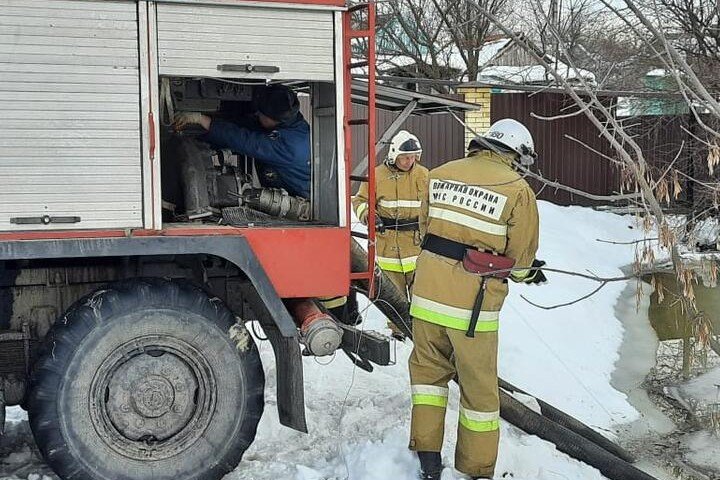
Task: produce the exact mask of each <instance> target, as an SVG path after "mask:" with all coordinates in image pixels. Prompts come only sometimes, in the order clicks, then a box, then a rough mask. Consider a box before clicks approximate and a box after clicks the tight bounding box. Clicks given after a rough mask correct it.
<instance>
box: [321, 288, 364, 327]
mask: <svg viewBox="0 0 720 480" xmlns="http://www.w3.org/2000/svg"><path fill="white" fill-rule="evenodd" d="M356 295H357V294H356V293H355V292H354V291H351V292H350V294H349V295H348V296H347V301H346V302H345V304H343V305H340V306H339V307H334V308H328V309H327V310H328V312H330V315H332V316H333V317H335V319H336V320H337V321H339V322H341V323H344V324H345V325H350V326H355V325H358V324H359V323H360V322H362V317H361V316H360V312H359V311H358V303H357V297H356ZM339 298H342V297H339Z"/></svg>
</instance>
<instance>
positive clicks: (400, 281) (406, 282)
mask: <svg viewBox="0 0 720 480" xmlns="http://www.w3.org/2000/svg"><path fill="white" fill-rule="evenodd" d="M383 273H384V274H385V276H386V277H387V278H389V279H390V281H391V282H392V283H393V285H395V286H396V287H397V289H398V290H399V291H400V293H401V294H402V295H404V296H405V298H407V299H408V300H409V299H410V293H411V290H412V284H413V280H415V270H413V271H412V272H407V273H402V272H391V271H388V270H383ZM381 288H382V287H381ZM387 326H388V328H389V329H390V330H392V332H393V334H394V335H403V333H402V332H401V331H400V329H399V328H398V327H396V326H395V324H394V323H392V322H391V321H390V320H388V322H387ZM403 336H404V335H403Z"/></svg>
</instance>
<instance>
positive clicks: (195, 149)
mask: <svg viewBox="0 0 720 480" xmlns="http://www.w3.org/2000/svg"><path fill="white" fill-rule="evenodd" d="M0 5H1V7H2V8H1V9H0V111H2V128H1V129H0V426H2V425H3V423H4V411H5V407H6V406H11V405H18V404H20V405H22V406H23V407H24V408H25V409H27V410H28V414H29V419H30V425H31V428H32V431H33V433H34V436H35V439H36V442H37V445H38V447H39V449H40V451H41V453H42V454H43V456H44V458H45V459H46V461H47V462H48V464H49V465H50V466H51V467H52V468H53V470H54V471H55V472H57V474H58V475H59V476H60V477H62V478H68V479H69V478H100V479H113V480H115V479H123V478H133V479H137V478H153V479H158V480H160V479H168V480H169V479H173V480H175V479H181V478H182V479H201V478H202V479H215V478H221V477H222V476H223V475H224V474H226V473H227V472H228V471H230V470H232V469H233V468H234V467H235V466H236V465H237V464H238V462H239V461H240V460H241V457H242V455H243V452H244V451H245V450H246V449H247V447H248V446H249V445H250V443H251V442H252V441H253V439H254V436H255V431H256V427H257V423H258V421H259V419H260V416H261V414H262V411H263V407H264V401H263V389H264V383H265V379H264V374H263V369H262V366H261V364H260V359H259V356H258V351H257V349H256V347H255V344H254V341H253V338H252V337H251V335H250V334H249V333H248V330H247V329H246V327H245V322H246V321H250V320H254V321H257V322H259V324H260V325H261V326H262V329H263V331H264V333H265V335H266V336H267V337H268V339H269V341H270V342H271V344H272V346H273V349H274V352H275V357H276V371H277V408H278V411H279V418H280V421H281V422H282V423H283V424H284V425H286V426H289V427H291V428H294V429H297V430H301V431H306V429H307V426H306V422H305V414H304V400H303V376H302V355H301V348H302V347H303V345H304V347H305V348H304V350H305V351H306V352H307V353H310V354H312V353H317V352H313V348H312V344H313V340H315V341H317V342H319V344H320V347H327V346H331V347H332V349H333V350H334V348H336V347H338V344H340V346H341V348H344V349H345V350H346V351H347V352H352V355H353V360H354V361H356V362H357V363H358V364H360V365H363V366H365V367H369V364H368V361H373V362H375V363H377V364H380V365H382V364H387V363H388V362H389V361H390V359H389V347H388V339H387V338H385V337H383V336H378V335H372V334H367V333H366V332H361V331H359V330H356V329H353V328H351V327H346V326H343V327H342V329H339V328H338V327H337V326H336V325H335V324H332V327H331V328H329V329H326V330H321V331H320V333H319V334H318V335H317V336H316V337H314V338H308V336H307V335H303V333H307V332H301V333H300V334H299V333H298V332H299V330H298V327H305V326H307V325H308V324H309V323H312V322H311V320H313V319H315V318H317V317H323V318H326V317H327V316H326V315H325V316H323V313H322V312H319V311H318V309H317V307H315V306H314V304H313V303H312V301H310V300H307V299H311V298H315V297H320V296H338V295H346V294H347V293H348V291H349V289H350V285H351V282H357V283H359V284H361V285H364V286H365V288H366V289H368V290H371V289H372V288H371V287H372V272H373V256H374V252H373V236H374V233H373V228H372V225H373V222H374V211H373V210H371V211H370V225H371V228H370V229H369V237H370V238H369V242H368V245H369V248H368V252H367V253H366V254H364V255H365V257H364V258H363V259H362V261H359V262H358V261H356V262H355V263H356V265H355V266H356V268H355V271H352V270H351V263H352V262H351V253H350V252H351V229H350V218H351V217H350V207H349V193H350V192H349V191H350V185H351V181H352V180H369V185H370V196H371V197H373V195H374V194H373V188H374V187H373V185H374V183H373V169H372V168H370V169H368V170H369V171H368V174H367V175H368V176H367V177H363V178H360V177H354V176H353V175H352V172H351V163H350V157H351V154H350V153H351V146H352V138H351V137H352V132H353V130H357V129H366V132H365V133H366V139H364V140H363V141H366V142H367V144H368V152H369V155H368V157H367V163H366V165H367V164H369V165H374V162H375V153H376V148H378V147H379V144H378V142H376V138H375V130H376V125H375V111H376V110H375V109H376V93H377V98H378V99H380V98H381V96H383V95H384V97H382V98H384V100H383V102H384V104H385V107H387V108H390V109H394V110H398V111H402V113H401V114H400V116H399V117H398V118H397V119H396V121H395V122H393V125H391V128H390V129H389V130H388V132H386V135H385V136H384V138H385V139H387V138H386V137H387V136H389V135H390V134H391V133H392V130H393V129H397V128H398V127H399V125H400V124H402V122H403V121H404V120H405V119H406V118H407V117H408V115H409V114H410V113H411V112H412V110H413V108H415V107H416V106H417V105H418V104H422V103H423V102H425V103H426V104H427V105H425V106H426V107H427V108H425V109H424V111H425V112H426V113H427V112H431V111H433V109H435V111H441V110H445V109H447V108H448V107H450V108H459V109H463V108H466V107H467V104H462V103H461V102H451V101H447V102H444V101H441V100H437V101H439V102H440V103H437V101H436V100H433V98H432V97H431V96H428V95H423V94H421V93H415V92H405V91H399V90H398V91H395V92H394V93H393V91H392V89H388V88H386V87H379V86H378V87H377V88H378V89H383V92H384V93H381V92H380V91H378V92H376V85H375V81H374V75H375V71H374V65H375V58H374V53H373V52H374V48H375V46H374V35H373V32H374V29H375V13H374V6H373V4H372V2H370V3H362V4H358V5H357V6H352V7H346V6H345V2H344V0H295V1H277V0H263V1H243V0H212V1H211V0H207V1H206V0H157V1H147V0H45V1H42V2H27V1H25V0H2V1H0ZM355 39H359V40H360V43H361V44H364V45H365V49H364V51H365V52H368V53H367V54H366V55H367V58H365V59H361V60H360V61H358V60H357V57H358V55H359V53H358V51H355V50H351V43H352V42H353V40H355ZM360 50H362V49H360ZM360 53H361V52H360ZM353 59H355V60H353ZM353 68H362V69H363V72H364V76H365V77H366V80H365V81H353V80H352V79H351V75H350V74H351V70H352V69H353ZM269 83H282V84H285V85H287V86H290V87H291V88H293V89H294V90H295V91H297V92H298V93H299V95H300V96H301V99H302V100H303V105H304V107H303V108H304V113H305V116H306V118H307V120H308V122H309V124H310V125H311V146H312V158H311V167H312V181H311V196H310V199H309V200H306V199H301V198H296V197H292V196H290V195H288V194H287V192H284V191H281V190H274V189H265V188H262V186H261V185H260V184H259V179H258V175H257V171H256V168H255V162H254V161H253V159H252V158H248V157H244V156H242V155H238V154H237V153H235V152H230V151H214V150H212V149H211V148H210V147H208V146H207V145H204V144H202V143H201V142H197V141H195V140H196V139H195V138H194V133H193V132H192V131H187V132H183V133H182V134H178V133H177V132H174V131H173V129H172V128H171V127H170V121H171V120H172V117H173V113H174V112H177V111H200V112H204V113H208V114H211V115H219V116H224V117H228V118H235V117H237V116H241V115H243V114H246V113H252V112H251V111H250V109H251V108H252V104H253V102H252V99H253V96H254V94H255V92H256V91H257V90H258V89H259V88H262V87H263V86H265V85H267V84H269ZM351 102H361V103H365V104H366V105H367V112H368V113H367V115H366V118H353V117H352V115H351V112H352V108H351V105H352V104H351ZM378 102H380V100H378ZM433 102H435V103H433ZM448 102H449V103H448ZM378 107H380V105H379V104H378ZM381 140H382V139H381ZM188 162H190V163H191V164H192V165H193V166H194V168H182V167H181V165H186V164H188ZM178 180H180V184H182V185H184V186H183V187H179V188H178V187H177V185H178V184H179V183H178ZM193 192H195V193H193ZM197 192H200V193H197ZM198 206H200V207H203V208H202V209H200V210H198V209H195V208H193V207H198ZM198 212H199V213H198ZM360 256H362V255H360ZM356 257H357V256H356ZM356 260H357V258H356ZM386 283H388V284H389V282H386ZM333 335H335V336H338V335H339V338H335V337H333ZM320 349H322V348H320Z"/></svg>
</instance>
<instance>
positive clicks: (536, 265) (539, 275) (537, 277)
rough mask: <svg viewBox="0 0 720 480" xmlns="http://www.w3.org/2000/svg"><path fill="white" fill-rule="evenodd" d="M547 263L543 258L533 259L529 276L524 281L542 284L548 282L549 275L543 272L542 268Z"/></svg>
mask: <svg viewBox="0 0 720 480" xmlns="http://www.w3.org/2000/svg"><path fill="white" fill-rule="evenodd" d="M543 265H545V262H544V261H542V260H537V259H535V260H533V263H532V267H531V268H530V273H529V274H528V276H527V277H525V278H524V279H523V280H522V282H523V283H527V284H530V285H541V284H543V283H547V277H546V276H545V274H544V273H543V271H542V270H540V267H542V266H543Z"/></svg>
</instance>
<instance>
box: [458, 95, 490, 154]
mask: <svg viewBox="0 0 720 480" xmlns="http://www.w3.org/2000/svg"><path fill="white" fill-rule="evenodd" d="M458 93H460V94H462V95H463V96H464V97H465V101H466V102H468V103H475V104H477V105H480V106H482V108H481V109H480V110H474V111H471V112H465V123H466V124H467V125H468V127H470V128H471V129H473V130H474V131H476V132H477V133H483V132H485V131H486V130H487V129H488V128H490V113H491V112H490V106H491V102H490V95H491V93H490V89H489V88H481V87H461V88H458ZM473 137H474V135H473V134H472V133H471V132H470V131H469V130H467V129H466V130H465V147H467V145H468V143H470V140H472V138H473Z"/></svg>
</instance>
